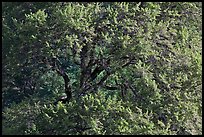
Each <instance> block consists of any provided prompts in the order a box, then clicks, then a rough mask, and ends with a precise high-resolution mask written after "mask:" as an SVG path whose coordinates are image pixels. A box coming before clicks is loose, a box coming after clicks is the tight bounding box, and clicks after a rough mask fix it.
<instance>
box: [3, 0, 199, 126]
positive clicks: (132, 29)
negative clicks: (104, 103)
mask: <svg viewBox="0 0 204 137" xmlns="http://www.w3.org/2000/svg"><path fill="white" fill-rule="evenodd" d="M2 8H3V13H2V22H3V26H2V29H3V36H2V42H3V48H2V50H3V55H2V60H3V65H2V66H3V68H2V70H3V95H4V97H6V95H10V94H12V92H10V91H11V90H14V88H15V89H18V91H20V95H22V94H23V93H24V94H28V95H31V94H32V93H34V92H36V91H37V90H36V88H37V87H38V86H39V85H38V80H39V77H41V76H42V75H43V74H45V73H46V72H50V71H52V72H55V73H57V74H58V75H59V76H60V77H61V78H62V79H63V80H64V92H65V93H66V95H67V98H66V99H67V101H70V99H71V98H73V100H76V99H77V98H80V97H81V96H84V95H86V94H90V93H97V91H99V90H105V91H104V92H108V94H111V92H110V91H111V90H113V91H114V92H116V93H117V92H120V95H119V96H121V97H122V98H123V100H124V101H125V100H134V103H135V105H138V106H141V107H142V108H144V110H145V111H147V110H148V111H153V112H154V113H155V119H160V120H161V121H162V122H163V123H164V124H166V123H168V122H169V121H170V120H171V121H170V122H171V123H174V121H177V122H178V121H179V120H180V119H182V116H183V115H184V114H185V113H184V112H183V111H182V110H179V107H181V106H183V107H184V108H185V111H189V112H190V111H197V109H198V108H199V107H196V108H195V110H191V109H189V108H188V107H185V103H186V102H188V103H189V102H191V101H192V102H193V104H192V105H195V106H196V105H197V106H198V105H199V104H200V103H201V93H202V92H201V85H202V82H201V55H200V54H201V31H200V30H201V24H202V23H201V3H196V2H195V3H168V2H167V3H166V2H159V3H158V2H156V3H154V2H138V3H137V2H134V3H127V2H114V3H109V2H103V3H100V2H95V3H78V2H72V3H66V2H60V3H34V2H33V3H31V2H24V3H4V4H3V5H2ZM17 11H20V12H17ZM72 75H74V76H75V77H74V78H73V77H71V76H72ZM72 79H75V82H72ZM189 85H190V86H189ZM27 88H28V90H26V89H27ZM9 90H10V91H9ZM31 91H32V93H30V92H31ZM22 92H23V93H22ZM17 93H19V92H17ZM24 94H23V95H24ZM13 95H14V97H16V94H13ZM191 95H195V96H194V97H193V98H190V97H191ZM178 100H183V101H178ZM172 105H173V106H175V108H176V109H178V110H176V109H175V108H174V107H172ZM157 108H160V109H161V110H160V109H157ZM175 111H177V112H178V113H179V118H175V115H174V112H175ZM199 111H200V110H199ZM163 115H165V116H163ZM191 116H192V115H191ZM185 118H186V119H187V117H185ZM192 118H193V116H192ZM167 119H168V120H167ZM169 119H170V120H169ZM182 122H184V121H182Z"/></svg>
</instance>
